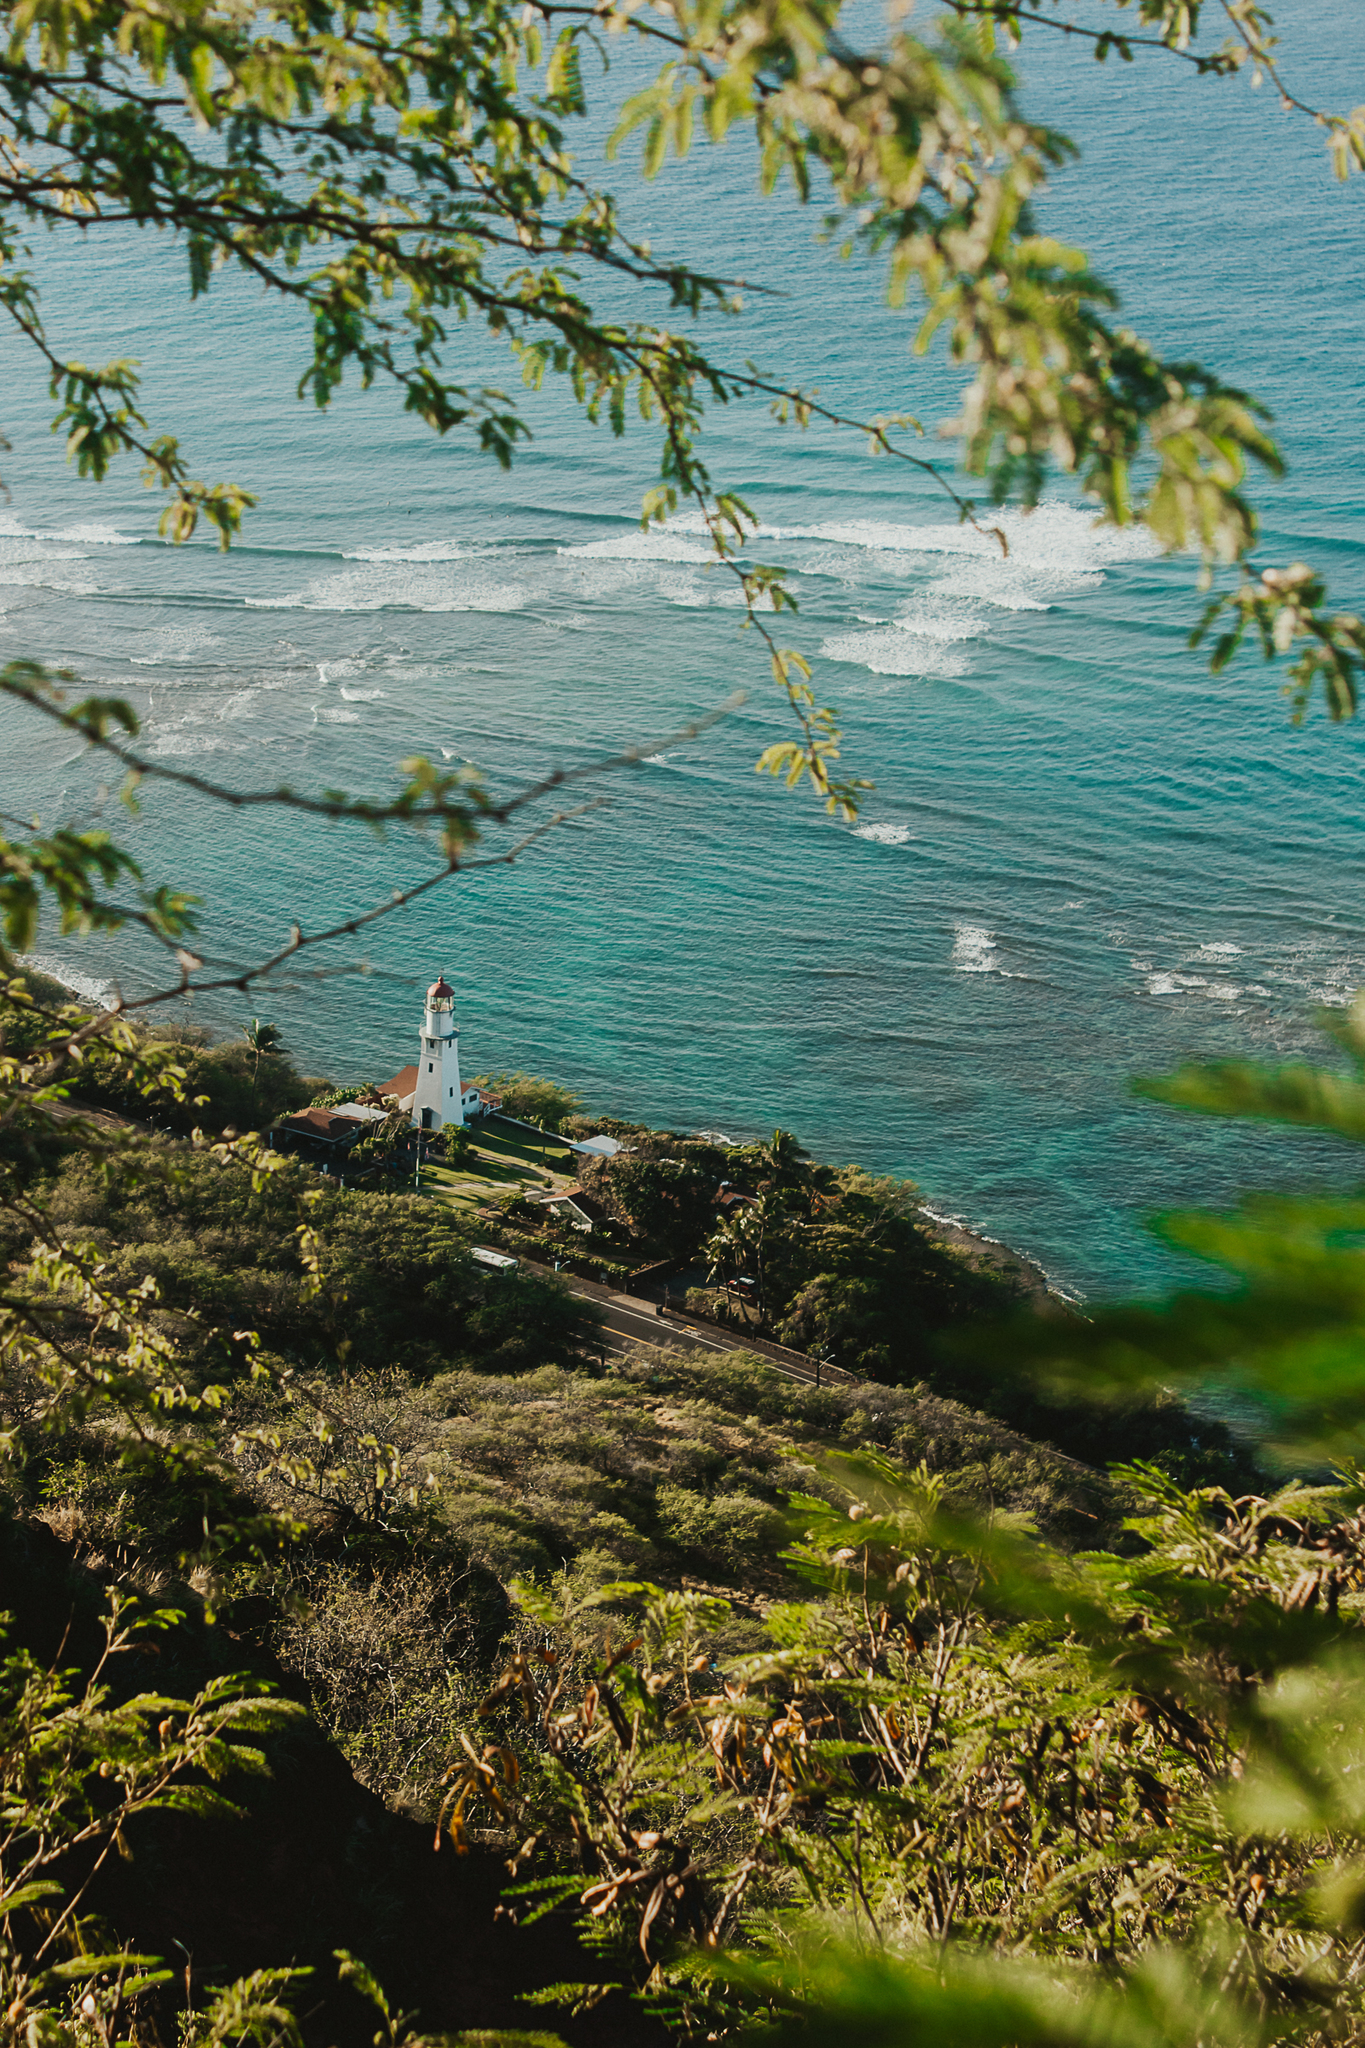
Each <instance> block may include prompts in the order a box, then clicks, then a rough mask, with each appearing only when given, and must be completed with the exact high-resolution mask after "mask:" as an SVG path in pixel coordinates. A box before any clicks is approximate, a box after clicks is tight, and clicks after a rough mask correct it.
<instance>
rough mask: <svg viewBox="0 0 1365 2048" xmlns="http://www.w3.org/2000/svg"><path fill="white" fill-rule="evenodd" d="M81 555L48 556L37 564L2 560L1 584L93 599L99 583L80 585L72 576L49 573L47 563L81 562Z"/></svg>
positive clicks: (82, 583) (0, 563)
mask: <svg viewBox="0 0 1365 2048" xmlns="http://www.w3.org/2000/svg"><path fill="white" fill-rule="evenodd" d="M81 559H82V558H81V556H79V555H60V554H54V555H48V556H45V557H44V558H43V559H42V560H41V561H35V562H6V561H4V560H3V559H0V583H25V584H30V585H33V586H36V587H37V588H39V589H42V590H61V591H65V592H66V594H67V596H68V597H93V596H94V595H95V594H96V592H97V591H98V590H99V585H98V584H97V583H84V582H81V583H78V582H76V581H75V580H74V579H73V578H71V577H70V576H52V575H49V574H48V572H47V563H48V562H50V561H52V562H68V561H76V562H78V561H80V560H81Z"/></svg>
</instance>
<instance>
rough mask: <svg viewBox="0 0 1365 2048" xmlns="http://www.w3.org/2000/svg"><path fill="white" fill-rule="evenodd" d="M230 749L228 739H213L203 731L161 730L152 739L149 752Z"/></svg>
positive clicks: (191, 752)
mask: <svg viewBox="0 0 1365 2048" xmlns="http://www.w3.org/2000/svg"><path fill="white" fill-rule="evenodd" d="M231 751H232V746H231V742H230V741H228V740H220V739H214V738H213V737H212V736H211V735H210V734H209V733H205V732H163V733H158V734H157V736H156V738H155V739H154V740H153V741H152V744H151V746H150V748H149V749H148V752H149V753H152V754H159V755H163V756H164V755H168V754H226V753H229V752H231Z"/></svg>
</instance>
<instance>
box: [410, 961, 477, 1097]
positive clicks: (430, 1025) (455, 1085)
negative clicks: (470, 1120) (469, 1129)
mask: <svg viewBox="0 0 1365 2048" xmlns="http://www.w3.org/2000/svg"><path fill="white" fill-rule="evenodd" d="M412 1120H413V1122H414V1124H416V1125H417V1127H418V1129H419V1130H423V1131H439V1130H441V1129H443V1128H444V1126H445V1125H446V1124H462V1123H463V1122H464V1090H463V1089H462V1088H461V1086H460V1028H459V1026H458V1024H457V1023H456V1022H455V991H454V989H453V988H452V987H451V986H450V984H449V982H448V981H447V980H446V978H445V976H444V975H443V974H441V975H438V976H437V978H436V980H435V981H433V983H432V984H431V987H430V988H429V989H428V990H427V1008H426V1015H425V1016H424V1017H423V1019H422V1036H421V1039H420V1041H419V1051H418V1058H417V1085H416V1087H415V1088H414V1089H413V1092H412Z"/></svg>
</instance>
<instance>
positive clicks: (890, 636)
mask: <svg viewBox="0 0 1365 2048" xmlns="http://www.w3.org/2000/svg"><path fill="white" fill-rule="evenodd" d="M820 652H821V653H822V654H823V655H824V656H825V658H826V660H828V661H847V662H853V663H856V664H857V665H858V666H860V667H862V668H866V669H870V670H871V671H872V674H873V675H874V676H926V677H928V676H939V677H943V676H961V675H965V674H966V673H967V667H968V656H967V654H966V651H965V650H964V649H961V648H957V647H950V646H945V645H944V643H943V641H942V640H940V639H937V638H935V639H926V638H924V637H922V636H921V635H919V634H917V633H907V632H905V631H904V630H903V629H902V628H901V627H899V626H888V627H885V628H884V629H883V630H882V631H881V632H880V633H835V634H833V635H832V636H831V637H830V639H828V640H826V641H824V642H822V644H821V648H820Z"/></svg>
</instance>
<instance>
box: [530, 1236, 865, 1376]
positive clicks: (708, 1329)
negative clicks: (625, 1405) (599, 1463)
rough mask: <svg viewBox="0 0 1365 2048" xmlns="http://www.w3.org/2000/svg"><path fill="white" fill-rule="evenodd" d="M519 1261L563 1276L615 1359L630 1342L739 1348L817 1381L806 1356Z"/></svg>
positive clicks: (702, 1348)
mask: <svg viewBox="0 0 1365 2048" xmlns="http://www.w3.org/2000/svg"><path fill="white" fill-rule="evenodd" d="M521 1263H522V1265H523V1266H525V1267H527V1268H528V1269H529V1270H530V1271H531V1272H532V1273H542V1274H544V1275H545V1276H546V1277H547V1278H549V1279H555V1280H562V1281H563V1282H564V1285H565V1286H566V1287H567V1288H568V1289H569V1291H570V1293H571V1294H577V1295H579V1296H580V1297H581V1298H582V1299H583V1300H584V1301H589V1302H591V1303H592V1305H593V1307H594V1308H595V1309H596V1311H597V1313H598V1315H599V1316H600V1318H601V1320H602V1323H603V1325H604V1328H603V1332H602V1339H603V1348H604V1349H605V1350H607V1351H610V1352H612V1353H614V1354H615V1355H617V1356H618V1357H619V1356H620V1355H621V1354H623V1353H624V1352H626V1351H629V1350H630V1348H631V1346H632V1345H634V1344H659V1345H663V1346H665V1347H666V1348H667V1349H669V1350H672V1351H711V1352H716V1351H743V1352H745V1353H747V1355H748V1356H749V1357H750V1358H754V1357H757V1358H758V1359H759V1361H760V1363H761V1364H763V1365H766V1366H768V1367H769V1368H770V1369H771V1370H772V1371H773V1372H776V1373H780V1374H781V1375H782V1377H783V1378H784V1379H788V1380H804V1381H806V1382H808V1383H809V1384H810V1385H812V1386H818V1385H819V1382H820V1375H819V1372H818V1371H817V1368H816V1365H815V1361H814V1359H812V1360H811V1361H810V1363H809V1364H807V1363H806V1361H805V1360H804V1359H798V1358H796V1357H793V1356H791V1355H788V1356H786V1357H774V1356H772V1355H771V1352H772V1350H773V1349H775V1348H776V1347H769V1346H764V1347H763V1351H762V1352H760V1351H759V1349H758V1348H757V1346H756V1344H755V1341H754V1339H753V1338H752V1337H746V1336H745V1334H744V1333H743V1331H736V1332H731V1331H729V1330H721V1329H717V1328H716V1326H715V1324H713V1323H707V1324H705V1325H703V1326H702V1327H701V1328H695V1327H694V1326H693V1325H692V1324H690V1323H686V1322H684V1321H683V1320H682V1318H681V1317H680V1316H678V1315H667V1316H661V1315H656V1313H655V1310H654V1304H653V1302H643V1301H636V1300H635V1299H634V1298H633V1297H632V1296H631V1295H629V1294H616V1293H614V1292H613V1291H612V1290H611V1288H609V1287H599V1286H598V1284H597V1282H596V1281H594V1280H580V1279H579V1277H578V1275H577V1274H576V1273H568V1272H560V1273H556V1272H555V1271H554V1269H553V1268H552V1267H550V1266H542V1265H538V1264H537V1262H536V1261H535V1260H534V1259H527V1258H523V1259H522V1262H521ZM764 1353H767V1354H768V1355H766V1356H765V1355H764ZM839 1378H840V1379H841V1380H848V1379H849V1378H850V1375H849V1374H848V1373H840V1374H839Z"/></svg>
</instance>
